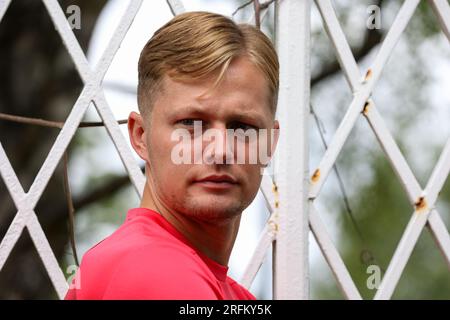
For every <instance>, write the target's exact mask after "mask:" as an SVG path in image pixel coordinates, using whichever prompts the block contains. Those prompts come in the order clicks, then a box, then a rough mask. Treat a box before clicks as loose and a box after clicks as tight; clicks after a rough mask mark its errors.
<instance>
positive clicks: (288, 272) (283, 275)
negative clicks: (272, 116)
mask: <svg viewBox="0 0 450 320" xmlns="http://www.w3.org/2000/svg"><path fill="white" fill-rule="evenodd" d="M310 10H311V3H310V1H309V0H305V1H298V0H284V1H280V2H277V3H276V9H275V12H276V13H275V19H276V23H275V24H276V26H275V28H276V29H275V30H276V45H277V51H278V55H279V60H280V91H279V99H278V112H277V118H278V119H279V121H280V139H279V142H278V143H279V145H278V151H277V154H276V159H275V161H276V162H275V170H276V172H275V177H276V182H277V185H278V188H279V219H278V222H279V224H278V233H277V238H276V241H275V242H274V255H273V257H274V273H273V275H274V281H273V285H274V288H273V294H274V299H308V298H309V276H308V234H309V227H308V201H307V195H308V186H309V174H308V154H309V152H308V150H309V148H308V121H307V120H308V116H309V92H310V85H309V84H310V58H309V57H310V53H309V50H310Z"/></svg>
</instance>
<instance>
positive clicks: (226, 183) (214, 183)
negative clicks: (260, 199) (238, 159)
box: [195, 175, 237, 189]
mask: <svg viewBox="0 0 450 320" xmlns="http://www.w3.org/2000/svg"><path fill="white" fill-rule="evenodd" d="M195 183H196V184H198V185H201V186H203V187H206V188H211V189H228V188H232V187H234V186H236V185H237V181H236V179H235V178H233V177H232V176H229V175H210V176H206V177H203V178H201V179H198V180H196V181H195Z"/></svg>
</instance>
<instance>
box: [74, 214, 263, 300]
mask: <svg viewBox="0 0 450 320" xmlns="http://www.w3.org/2000/svg"><path fill="white" fill-rule="evenodd" d="M227 272H228V267H227V266H223V265H221V264H219V263H217V262H216V261H214V260H212V259H210V258H208V257H207V256H206V255H204V254H203V253H201V252H200V251H198V250H197V249H196V248H194V247H193V246H192V245H191V244H190V243H189V242H188V240H187V239H186V238H185V237H184V236H183V235H182V234H181V233H180V232H179V231H178V230H177V229H175V227H174V226H172V225H171V224H170V223H169V222H168V221H167V220H166V219H165V218H164V217H163V216H162V215H160V214H159V213H157V212H155V211H153V210H150V209H147V208H134V209H130V210H129V211H128V213H127V217H126V220H125V222H124V223H123V224H122V226H121V227H120V228H119V229H117V230H116V231H115V232H114V233H113V234H112V235H110V236H109V237H107V238H106V239H104V240H102V241H100V242H99V243H98V244H96V245H95V246H94V247H92V248H91V249H90V250H89V251H88V252H87V253H86V254H85V255H84V256H83V260H82V262H81V266H80V269H79V270H78V272H77V275H76V277H75V278H74V280H73V282H72V285H71V288H70V289H69V291H68V292H67V295H66V297H65V299H66V300H73V299H78V300H84V299H173V300H181V299H186V300H190V299H192V300H200V299H205V300H217V299H220V300H221V299H225V300H232V299H233V300H235V299H236V300H255V299H256V298H255V297H254V296H253V295H252V294H251V293H250V292H249V291H248V290H246V289H245V288H244V287H242V286H241V285H239V284H238V283H237V282H236V281H234V280H233V279H231V278H230V277H228V276H227Z"/></svg>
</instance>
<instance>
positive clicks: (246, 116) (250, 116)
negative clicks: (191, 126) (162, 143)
mask: <svg viewBox="0 0 450 320" xmlns="http://www.w3.org/2000/svg"><path fill="white" fill-rule="evenodd" d="M214 114H215V112H214V110H212V109H210V108H204V107H197V106H193V105H187V106H184V107H181V108H177V109H175V110H173V112H172V113H171V116H172V117H178V116H180V115H184V116H188V115H191V116H203V115H214ZM227 117H228V118H229V119H231V120H232V121H243V122H246V121H253V122H256V124H257V125H260V126H263V124H264V118H263V117H262V116H261V115H260V114H258V113H257V112H250V111H247V110H245V111H241V112H239V113H232V114H229V115H228V116H227Z"/></svg>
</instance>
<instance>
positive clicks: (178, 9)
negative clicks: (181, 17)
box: [166, 0, 186, 16]
mask: <svg viewBox="0 0 450 320" xmlns="http://www.w3.org/2000/svg"><path fill="white" fill-rule="evenodd" d="M166 2H167V5H168V6H169V9H170V11H171V12H172V14H173V15H174V16H176V15H177V14H180V13H183V12H185V11H186V9H185V8H184V5H183V3H182V2H181V1H180V0H166Z"/></svg>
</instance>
